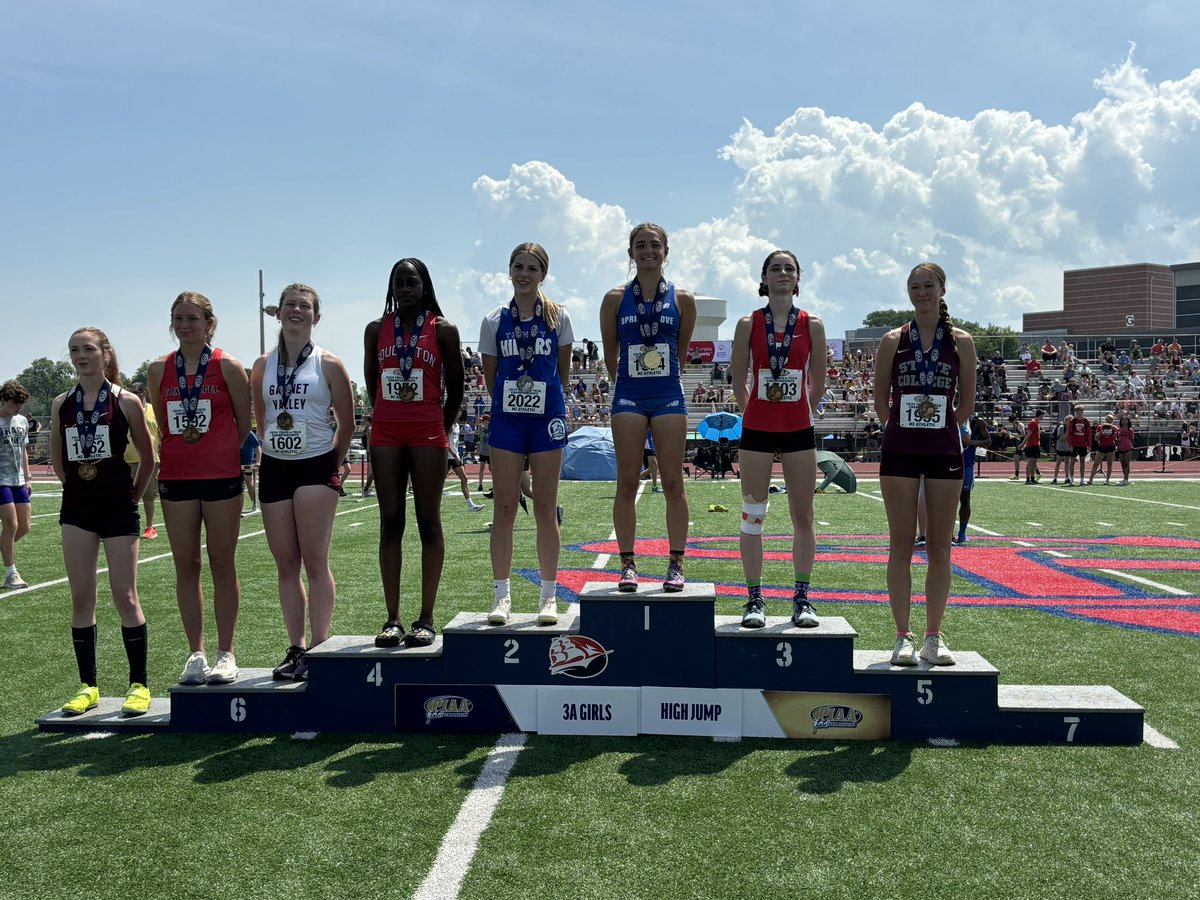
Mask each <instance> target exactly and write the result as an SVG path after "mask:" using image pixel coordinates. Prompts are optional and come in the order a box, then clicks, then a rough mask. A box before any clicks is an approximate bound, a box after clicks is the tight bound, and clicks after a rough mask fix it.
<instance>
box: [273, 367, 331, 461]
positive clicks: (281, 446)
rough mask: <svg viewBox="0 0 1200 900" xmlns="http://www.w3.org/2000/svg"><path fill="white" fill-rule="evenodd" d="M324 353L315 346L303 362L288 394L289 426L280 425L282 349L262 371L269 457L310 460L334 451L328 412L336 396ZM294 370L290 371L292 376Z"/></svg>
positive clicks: (286, 423) (285, 423)
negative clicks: (333, 392)
mask: <svg viewBox="0 0 1200 900" xmlns="http://www.w3.org/2000/svg"><path fill="white" fill-rule="evenodd" d="M324 353H325V351H324V350H322V349H321V348H320V347H318V346H316V345H315V344H314V345H313V351H312V355H311V356H309V358H308V359H306V360H305V361H304V365H303V366H301V367H300V371H298V372H297V373H296V376H295V379H294V380H293V381H292V385H291V389H290V391H289V393H288V399H287V409H286V412H287V414H288V415H289V416H291V418H292V421H291V422H290V423H288V422H286V421H285V422H284V425H288V426H289V427H286V428H285V427H284V426H283V425H280V424H279V421H278V420H279V414H280V413H281V412H284V410H281V409H280V407H279V404H280V403H281V402H282V400H283V395H282V393H281V392H280V390H279V386H278V385H277V384H276V381H277V380H278V378H277V376H278V367H279V348H278V347H276V348H275V349H274V350H272V351H271V354H270V355H269V356H268V357H267V365H266V368H264V369H263V380H262V400H263V403H264V404H265V405H266V409H267V412H266V419H267V420H266V421H265V422H261V423H259V425H260V427H261V428H262V432H263V442H262V448H263V453H265V454H266V455H267V456H274V457H277V458H279V459H311V458H312V457H314V456H321V455H322V454H324V453H328V452H329V451H330V450H332V449H333V425H332V424H330V421H329V409H330V407H331V406H332V405H333V396H332V395H331V394H330V392H329V382H328V381H326V380H325V370H324V368H323V367H322V365H321V361H322V357H323V356H324ZM291 371H292V370H291V369H288V370H287V372H288V373H289V374H290V372H291Z"/></svg>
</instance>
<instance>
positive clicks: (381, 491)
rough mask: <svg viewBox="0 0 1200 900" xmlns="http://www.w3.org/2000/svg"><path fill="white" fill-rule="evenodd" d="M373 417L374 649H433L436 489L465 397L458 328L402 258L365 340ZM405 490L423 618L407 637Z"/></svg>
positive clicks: (442, 553)
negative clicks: (379, 587)
mask: <svg viewBox="0 0 1200 900" xmlns="http://www.w3.org/2000/svg"><path fill="white" fill-rule="evenodd" d="M363 343H364V347H363V350H364V360H365V361H364V366H363V368H364V372H365V376H366V381H365V385H366V389H367V399H368V400H369V402H370V404H371V406H372V415H371V424H372V427H371V448H370V453H371V469H372V471H373V472H374V473H375V491H376V494H377V496H378V497H379V570H380V574H381V576H382V578H383V599H384V604H385V605H386V606H387V621H386V622H385V623H384V625H383V628H382V630H381V631H380V632H379V635H378V636H377V637H376V638H375V644H376V646H378V647H397V646H399V644H400V641H401V639H403V640H404V642H405V644H406V645H407V646H410V647H426V646H429V645H430V644H432V643H433V640H434V637H435V632H434V627H433V602H434V599H435V598H436V597H437V589H438V584H439V582H440V581H441V578H442V564H443V562H444V561H445V558H446V542H445V538H444V536H443V534H442V483H443V482H444V481H445V478H446V461H447V459H448V454H449V448H450V439H449V434H450V429H451V428H452V427H453V426H454V421H455V417H456V416H457V415H458V408H459V406H460V405H461V404H462V397H463V361H462V351H461V349H460V345H459V338H458V329H457V328H456V327H455V326H454V324H453V323H452V322H449V321H447V320H446V319H445V318H443V317H442V310H441V307H440V306H438V301H437V294H436V293H435V291H434V289H433V281H432V280H431V279H430V277H429V269H428V268H426V266H425V263H423V262H421V260H419V259H411V258H410V259H402V260H400V261H399V262H397V263H396V264H395V265H394V266H392V272H391V275H390V276H389V277H388V288H387V302H386V305H385V306H384V311H383V316H382V318H380V319H377V320H376V321H374V322H371V323H369V324H368V325H367V328H366V332H365V334H364V335H363ZM410 481H411V483H412V489H413V507H414V508H415V510H416V518H417V530H418V532H419V533H420V535H421V613H420V615H419V616H418V617H417V620H416V621H415V622H413V623H412V626H411V630H410V631H409V633H408V634H407V635H405V633H404V628H403V627H402V626H401V625H400V571H401V563H402V557H401V544H402V540H403V537H404V525H405V500H404V498H405V495H406V494H407V491H408V486H409V483H410Z"/></svg>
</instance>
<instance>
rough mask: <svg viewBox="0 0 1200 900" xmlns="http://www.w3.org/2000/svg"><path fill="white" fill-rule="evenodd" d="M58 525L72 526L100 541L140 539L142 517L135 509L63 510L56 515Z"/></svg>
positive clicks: (106, 507) (104, 507) (99, 507)
mask: <svg viewBox="0 0 1200 900" xmlns="http://www.w3.org/2000/svg"><path fill="white" fill-rule="evenodd" d="M58 524H59V525H74V526H75V527H76V528H79V529H82V530H83V531H90V532H91V533H92V534H94V535H97V536H98V537H99V538H100V539H101V540H105V539H106V538H115V537H141V536H142V517H141V516H140V515H138V511H137V507H136V506H134V507H130V508H128V509H120V510H113V509H112V508H111V507H109V506H98V507H97V506H88V507H85V508H83V509H64V510H62V511H61V512H59V514H58Z"/></svg>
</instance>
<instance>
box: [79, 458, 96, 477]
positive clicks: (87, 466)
mask: <svg viewBox="0 0 1200 900" xmlns="http://www.w3.org/2000/svg"><path fill="white" fill-rule="evenodd" d="M96 472H97V469H96V464H95V463H94V462H81V463H80V464H79V477H80V478H82V479H83V480H84V481H91V480H92V479H93V478H95V477H96Z"/></svg>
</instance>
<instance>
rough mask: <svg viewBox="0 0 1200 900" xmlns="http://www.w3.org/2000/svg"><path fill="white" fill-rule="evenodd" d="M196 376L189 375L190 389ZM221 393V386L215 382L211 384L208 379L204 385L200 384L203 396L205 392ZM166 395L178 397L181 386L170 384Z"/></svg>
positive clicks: (211, 393)
mask: <svg viewBox="0 0 1200 900" xmlns="http://www.w3.org/2000/svg"><path fill="white" fill-rule="evenodd" d="M194 377H195V376H193V375H189V376H188V389H189V390H191V387H192V379H193V378H194ZM219 393H221V388H220V387H218V386H217V385H215V384H209V383H208V382H207V381H205V382H204V383H203V384H202V385H200V395H201V396H204V395H205V394H210V395H216V394H219ZM166 396H168V397H178V396H179V386H178V385H175V386H168V387H167V389H166Z"/></svg>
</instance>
